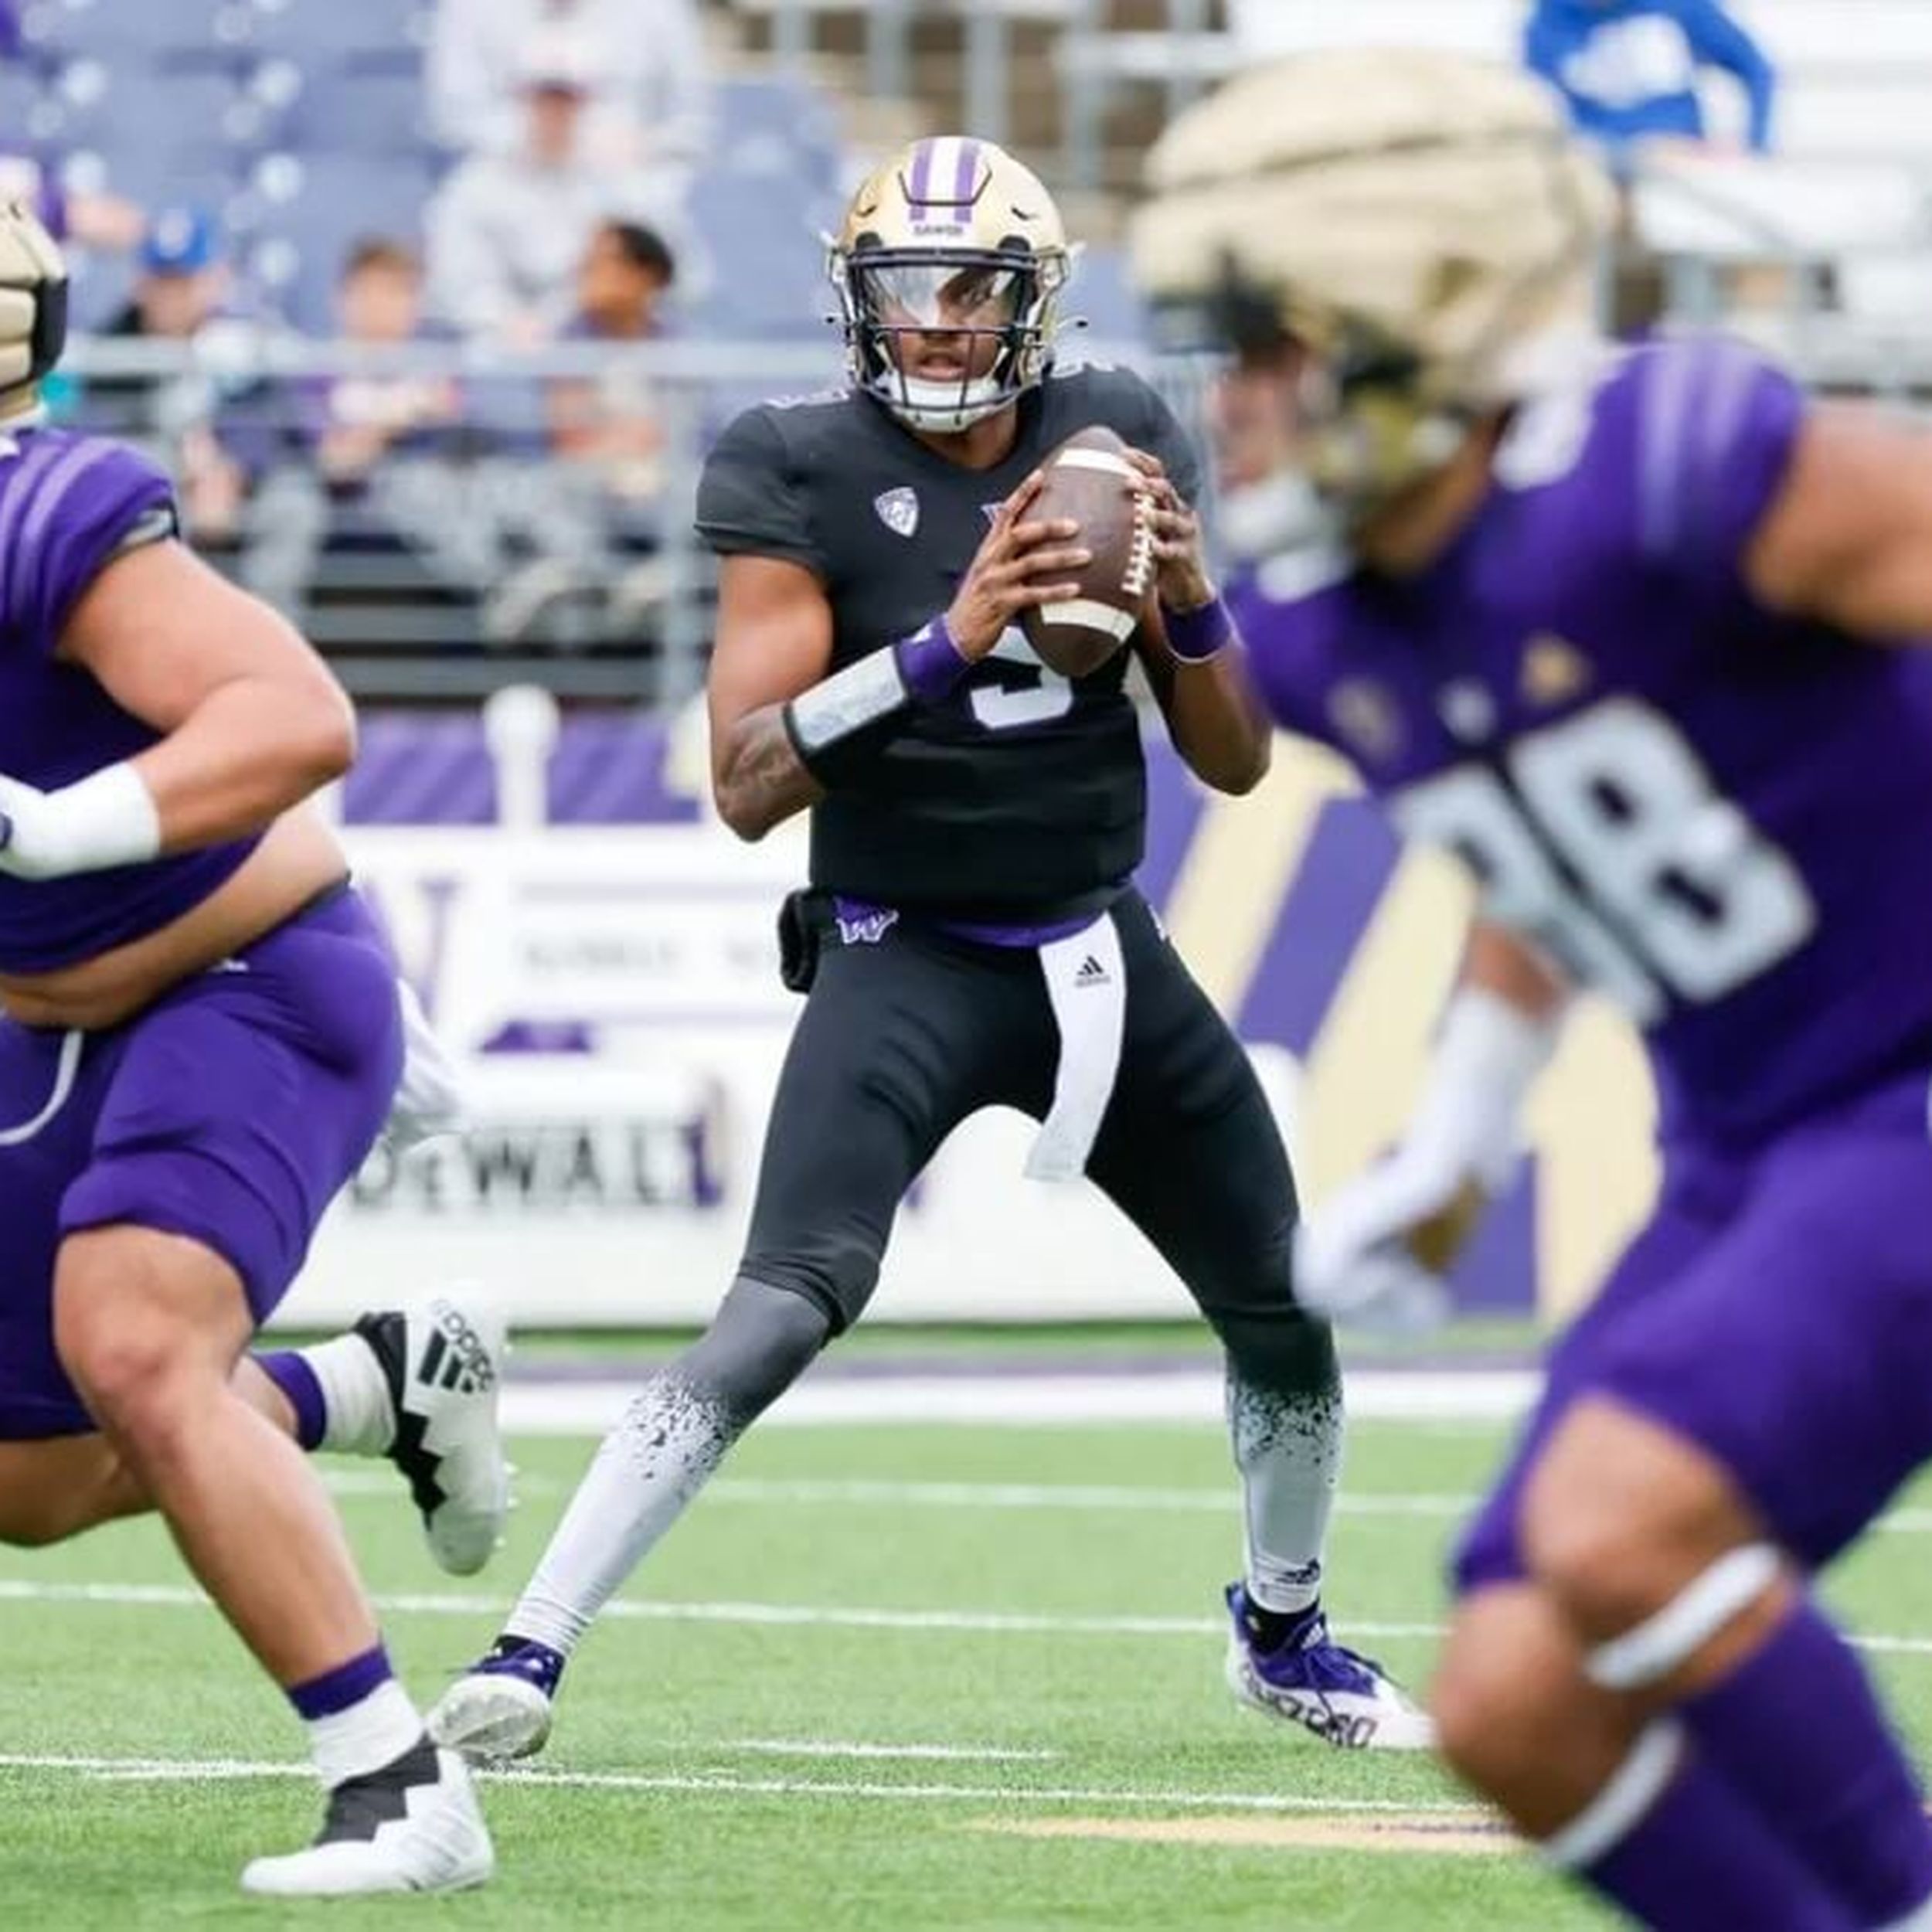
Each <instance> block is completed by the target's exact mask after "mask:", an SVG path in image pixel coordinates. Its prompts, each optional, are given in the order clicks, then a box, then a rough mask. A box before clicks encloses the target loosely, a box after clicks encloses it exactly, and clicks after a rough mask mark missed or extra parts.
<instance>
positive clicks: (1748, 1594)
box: [1583, 1543, 1784, 1691]
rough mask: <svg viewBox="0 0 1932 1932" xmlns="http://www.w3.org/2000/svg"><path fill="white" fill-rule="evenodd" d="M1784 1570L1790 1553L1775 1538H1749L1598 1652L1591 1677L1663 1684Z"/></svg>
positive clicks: (1589, 1666)
mask: <svg viewBox="0 0 1932 1932" xmlns="http://www.w3.org/2000/svg"><path fill="white" fill-rule="evenodd" d="M1783 1573H1784V1558H1783V1557H1782V1556H1780V1555H1779V1553H1777V1550H1775V1549H1773V1548H1772V1546H1770V1544H1769V1543H1747V1544H1746V1545H1745V1546H1743V1548H1742V1549H1733V1550H1731V1551H1730V1552H1729V1553H1727V1554H1726V1555H1724V1556H1720V1557H1719V1558H1718V1560H1717V1561H1716V1563H1713V1564H1712V1565H1711V1566H1710V1567H1709V1569H1708V1570H1706V1571H1705V1572H1704V1573H1703V1574H1702V1576H1700V1577H1697V1578H1696V1579H1695V1580H1692V1582H1690V1583H1687V1584H1686V1585H1685V1587H1684V1588H1683V1589H1682V1590H1680V1591H1679V1593H1678V1594H1677V1595H1676V1596H1675V1597H1672V1599H1671V1600H1670V1601H1669V1602H1668V1603H1667V1604H1665V1606H1664V1607H1663V1608H1662V1610H1660V1611H1658V1612H1657V1613H1656V1614H1655V1615H1654V1616H1651V1617H1645V1620H1644V1621H1643V1622H1641V1624H1638V1626H1637V1628H1635V1629H1634V1630H1631V1631H1625V1632H1624V1634H1623V1635H1622V1636H1621V1637H1617V1638H1612V1639H1611V1641H1610V1642H1608V1643H1607V1644H1604V1645H1600V1646H1599V1647H1598V1648H1597V1649H1595V1650H1594V1651H1591V1652H1590V1655H1589V1656H1588V1657H1587V1658H1586V1659H1585V1660H1584V1664H1583V1668H1584V1670H1585V1671H1586V1672H1587V1674H1588V1675H1589V1677H1590V1682H1592V1683H1594V1684H1599V1685H1602V1687H1603V1688H1604V1689H1605V1690H1612V1691H1634V1690H1641V1689H1644V1688H1645V1686H1646V1685H1651V1684H1658V1683H1662V1682H1663V1681H1664V1680H1665V1679H1666V1678H1668V1677H1670V1676H1672V1675H1674V1674H1675V1672H1678V1671H1679V1670H1681V1669H1682V1668H1683V1666H1684V1665H1685V1664H1687V1663H1689V1662H1690V1660H1691V1659H1692V1658H1693V1657H1695V1656H1696V1655H1697V1653H1698V1652H1699V1651H1700V1650H1702V1648H1704V1646H1705V1645H1706V1644H1708V1643H1709V1641H1710V1640H1711V1639H1712V1638H1713V1637H1715V1636H1716V1634H1717V1633H1718V1632H1719V1631H1721V1630H1722V1629H1723V1628H1724V1626H1725V1625H1726V1624H1728V1623H1730V1621H1731V1620H1732V1619H1733V1617H1736V1616H1738V1615H1740V1614H1741V1613H1742V1612H1743V1611H1746V1610H1748V1609H1749V1608H1750V1606H1751V1605H1752V1604H1754V1603H1756V1602H1757V1600H1758V1598H1759V1597H1762V1596H1763V1595H1764V1593H1765V1592H1766V1591H1767V1590H1769V1589H1770V1587H1771V1586H1772V1585H1773V1584H1774V1583H1776V1582H1777V1580H1778V1578H1779V1577H1781V1575H1782V1574H1783Z"/></svg>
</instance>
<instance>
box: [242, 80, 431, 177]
mask: <svg viewBox="0 0 1932 1932" xmlns="http://www.w3.org/2000/svg"><path fill="white" fill-rule="evenodd" d="M290 76H293V77H294V84H293V86H292V87H288V86H287V84H286V83H287V77H290ZM257 78H258V79H259V80H260V81H261V82H262V83H263V85H262V86H260V87H251V88H250V90H249V91H250V97H251V98H254V99H258V100H261V102H262V104H263V107H264V111H265V112H266V113H267V114H268V115H269V116H270V118H271V120H272V121H273V124H274V129H275V140H276V145H278V146H280V147H282V148H287V149H288V150H289V151H291V152H296V153H308V152H314V153H322V154H333V153H344V152H352V153H357V154H364V155H389V154H405V155H420V154H422V153H423V152H425V151H427V150H429V149H430V148H431V147H432V146H433V145H434V143H433V141H432V140H431V138H430V131H429V125H428V119H427V103H426V100H425V98H424V95H423V83H422V80H421V79H420V77H419V76H417V75H414V74H405V73H352V72H348V71H345V70H343V69H341V68H332V67H328V66H316V67H307V68H304V67H301V66H298V64H297V63H294V61H291V60H283V59H281V57H280V56H277V59H276V60H274V62H273V63H270V65H269V67H268V68H267V70H264V71H263V72H261V73H260V74H259V75H258V77H257ZM274 83H282V84H280V85H277V84H274Z"/></svg>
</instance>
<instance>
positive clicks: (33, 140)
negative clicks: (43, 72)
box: [0, 66, 46, 151]
mask: <svg viewBox="0 0 1932 1932" xmlns="http://www.w3.org/2000/svg"><path fill="white" fill-rule="evenodd" d="M39 100H40V77H39V75H38V74H36V73H33V72H32V70H31V69H29V68H26V67H15V66H0V148H5V149H8V150H10V151H11V150H16V149H19V148H32V147H38V146H39V145H41V143H42V141H43V140H44V139H45V138H46V136H45V135H44V134H38V133H36V131H35V126H34V123H35V119H36V109H37V108H38V107H39Z"/></svg>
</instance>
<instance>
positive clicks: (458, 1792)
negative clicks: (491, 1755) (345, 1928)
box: [241, 1737, 496, 1899]
mask: <svg viewBox="0 0 1932 1932" xmlns="http://www.w3.org/2000/svg"><path fill="white" fill-rule="evenodd" d="M495 1869H496V1852H495V1848H494V1847H493V1846H492V1844H491V1843H490V1834H489V1830H488V1827H487V1826H486V1825H485V1824H484V1822H483V1814H482V1811H481V1810H480V1809H479V1808H478V1804H477V1802H476V1793H475V1791H474V1790H473V1789H472V1787H471V1784H470V1774H469V1773H468V1770H466V1769H465V1768H464V1764H463V1760H462V1759H461V1758H460V1757H457V1754H456V1753H454V1751H439V1750H437V1748H436V1747H435V1746H434V1744H432V1743H430V1741H429V1740H428V1739H427V1737H426V1738H424V1739H423V1740H422V1741H421V1742H420V1743H418V1744H417V1746H415V1747H414V1748H413V1750H410V1751H408V1752H406V1753H405V1754H404V1755H403V1757H399V1758H398V1759H397V1760H396V1761H395V1763H394V1764H387V1765H385V1766H384V1767H383V1769H382V1770H379V1771H376V1772H373V1773H372V1774H370V1775H369V1777H352V1778H350V1779H349V1781H347V1782H346V1783H344V1784H338V1785H337V1786H336V1787H335V1789H334V1790H333V1791H331V1792H330V1793H329V1794H328V1816H327V1817H326V1818H325V1820H324V1821H323V1824H322V1829H321V1835H320V1836H319V1837H318V1838H317V1839H316V1841H315V1843H314V1844H313V1845H310V1846H308V1849H306V1850H304V1851H300V1852H290V1853H288V1854H287V1855H285V1856H284V1857H280V1858H265V1859H255V1860H254V1861H253V1863H251V1864H250V1866H248V1867H247V1869H245V1870H244V1871H243V1873H242V1879H241V1883H242V1889H243V1891H244V1892H255V1893H271V1894H274V1895H275V1896H280V1897H284V1898H297V1897H300V1898H318V1899H319V1898H349V1897H352V1896H356V1895H359V1894H361V1893H370V1892H457V1891H462V1890H464V1889H467V1888H468V1887H469V1886H473V1885H481V1883H483V1882H484V1881H485V1879H487V1878H488V1877H489V1876H490V1875H491V1873H492V1872H494V1871H495Z"/></svg>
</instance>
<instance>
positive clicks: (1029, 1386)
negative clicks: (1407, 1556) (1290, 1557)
mask: <svg viewBox="0 0 1932 1932" xmlns="http://www.w3.org/2000/svg"><path fill="white" fill-rule="evenodd" d="M641 1379H642V1378H641V1376H631V1377H629V1378H628V1379H624V1380H621V1381H620V1380H611V1381H597V1382H552V1383H540V1382H529V1383H526V1382H512V1383H511V1384H510V1385H509V1386H508V1387H507V1388H506V1389H505V1390H504V1392H503V1420H504V1426H505V1427H506V1428H507V1429H509V1430H510V1431H511V1432H512V1434H522V1435H553V1436H577V1435H601V1434H604V1431H605V1430H607V1429H609V1428H611V1427H612V1426H613V1425H614V1423H616V1422H617V1420H618V1419H619V1417H621V1416H622V1415H623V1413H624V1410H625V1408H626V1407H627V1406H628V1404H629V1403H630V1402H631V1399H632V1397H633V1396H635V1395H636V1393H637V1392H638V1383H639V1382H640V1381H641ZM1539 1386H1540V1378H1539V1376H1537V1375H1536V1372H1534V1371H1533V1370H1530V1369H1506V1370H1496V1369H1469V1370H1465V1371H1456V1370H1450V1371H1446V1372H1404V1371H1401V1370H1395V1369H1359V1370H1357V1371H1356V1372H1354V1373H1353V1374H1352V1375H1350V1376H1349V1377H1348V1402H1349V1415H1350V1417H1352V1418H1353V1419H1355V1420H1402V1421H1415V1422H1442V1421H1449V1422H1500V1421H1509V1420H1513V1419H1514V1418H1515V1417H1518V1416H1519V1415H1521V1414H1522V1413H1523V1411H1524V1410H1526V1409H1527V1408H1528V1407H1529V1404H1530V1403H1532V1401H1533V1400H1535V1398H1536V1391H1537V1389H1538V1388H1539ZM1222 1401H1223V1391H1222V1380H1221V1376H1220V1375H1219V1372H1218V1371H1214V1370H1208V1369H1203V1370H1201V1371H1199V1372H1194V1371H1189V1372H1186V1373H1184V1374H1180V1375H1064V1376H1059V1375H1055V1376H1040V1375H1010V1376H1002V1375H999V1374H997V1373H992V1374H985V1375H964V1376H824V1377H820V1378H817V1379H812V1378H808V1379H806V1380H805V1381H804V1382H802V1383H800V1384H799V1385H798V1386H797V1387H796V1388H794V1389H791V1390H790V1391H789V1392H788V1393H786V1394H785V1395H784V1396H781V1397H780V1398H779V1400H777V1403H774V1405H773V1406H772V1407H771V1409H770V1411H769V1412H768V1413H767V1414H766V1415H765V1416H764V1417H762V1418H761V1419H760V1422H759V1425H758V1426H759V1427H760V1429H770V1428H771V1427H774V1426H775V1427H781V1428H782V1427H786V1426H787V1425H790V1426H793V1427H825V1426H827V1425H830V1424H852V1423H975V1424H978V1425H981V1426H985V1425H1005V1426H1007V1427H1050V1426H1054V1425H1058V1424H1062V1423H1078V1424H1086V1423H1103V1422H1141V1423H1145V1422H1189V1423H1196V1422H1198V1423H1218V1422H1219V1420H1220V1417H1221V1410H1222Z"/></svg>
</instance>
